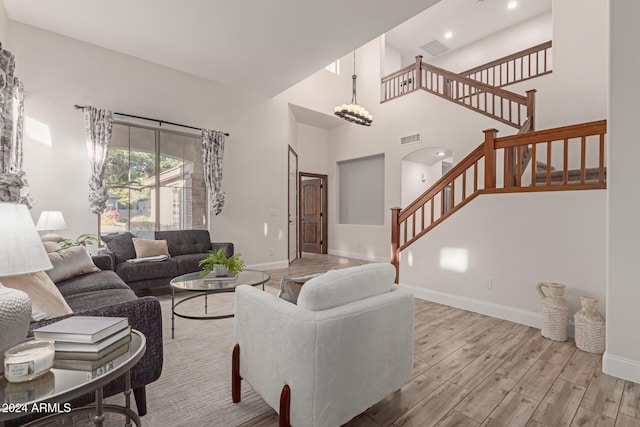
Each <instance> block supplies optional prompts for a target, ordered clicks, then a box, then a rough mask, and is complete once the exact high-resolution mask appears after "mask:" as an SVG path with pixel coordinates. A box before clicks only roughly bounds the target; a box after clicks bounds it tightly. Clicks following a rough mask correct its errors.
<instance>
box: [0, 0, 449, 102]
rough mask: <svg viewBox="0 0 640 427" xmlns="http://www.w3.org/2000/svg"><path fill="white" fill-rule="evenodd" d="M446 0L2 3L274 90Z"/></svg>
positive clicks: (123, 46)
mask: <svg viewBox="0 0 640 427" xmlns="http://www.w3.org/2000/svg"><path fill="white" fill-rule="evenodd" d="M438 1H439V0H410V1H409V0H403V1H384V0H348V1H344V0H322V1H317V0H316V1H312V0H189V1H171V0H133V1H132V0H108V1H104V0H103V1H98V0H46V1H44V0H4V4H5V8H6V11H7V15H8V16H9V19H11V20H14V21H18V22H22V23H25V24H29V25H32V26H34V27H39V28H43V29H45V30H48V31H52V32H55V33H59V34H62V35H65V36H68V37H71V38H75V39H78V40H82V41H85V42H87V43H92V44H95V45H98V46H102V47H105V48H108V49H111V50H114V51H117V52H121V53H125V54H128V55H131V56H135V57H138V58H142V59H145V60H148V61H151V62H154V63H158V64H162V65H165V66H167V67H171V68H174V69H177V70H181V71H184V72H187V73H190V74H194V75H197V76H200V77H204V78H207V79H210V80H213V81H217V82H220V83H224V84H227V85H231V86H235V87H240V88H245V89H247V90H248V91H251V92H256V93H261V94H264V95H268V96H272V95H275V94H277V93H280V92H281V91H283V90H285V89H287V88H288V87H290V86H292V85H294V84H295V83H297V82H299V81H301V80H303V79H304V78H306V77H308V76H310V75H311V74H313V73H315V72H317V71H318V70H320V69H322V68H323V67H324V66H325V65H327V64H329V63H331V62H333V61H335V60H336V59H337V58H340V57H342V56H343V55H345V54H347V53H348V52H349V51H351V50H353V49H355V48H356V47H359V46H361V45H363V44H365V43H367V42H369V41H371V40H373V39H374V38H376V37H378V36H380V35H381V34H383V33H384V32H386V31H388V30H390V29H391V28H393V27H395V26H396V25H398V24H400V23H402V22H404V21H405V20H407V19H409V18H410V17H412V16H414V15H416V14H417V13H419V12H421V11H423V10H425V9H426V8H428V7H430V6H432V5H433V4H435V3H437V2H438Z"/></svg>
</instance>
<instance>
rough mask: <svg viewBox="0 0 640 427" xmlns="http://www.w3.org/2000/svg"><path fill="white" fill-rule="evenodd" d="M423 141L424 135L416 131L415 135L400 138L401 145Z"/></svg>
mask: <svg viewBox="0 0 640 427" xmlns="http://www.w3.org/2000/svg"><path fill="white" fill-rule="evenodd" d="M421 141H422V137H421V136H420V134H419V133H416V134H415V135H409V136H403V137H402V138H400V145H406V144H417V143H418V142H421Z"/></svg>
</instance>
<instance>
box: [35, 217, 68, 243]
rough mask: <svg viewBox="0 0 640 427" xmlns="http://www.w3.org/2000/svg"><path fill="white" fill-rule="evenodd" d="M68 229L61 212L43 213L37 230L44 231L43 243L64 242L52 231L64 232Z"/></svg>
mask: <svg viewBox="0 0 640 427" xmlns="http://www.w3.org/2000/svg"><path fill="white" fill-rule="evenodd" d="M65 228H67V223H65V222H64V217H63V216H62V212H60V211H42V213H41V214H40V218H39V219H38V224H36V230H38V231H44V232H46V234H44V235H43V236H42V237H41V239H42V241H43V242H59V241H61V240H62V236H60V235H59V234H56V233H52V231H58V230H64V229H65Z"/></svg>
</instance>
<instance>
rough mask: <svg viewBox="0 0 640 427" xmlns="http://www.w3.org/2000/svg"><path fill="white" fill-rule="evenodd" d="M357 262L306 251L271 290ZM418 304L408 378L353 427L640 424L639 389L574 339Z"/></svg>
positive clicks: (261, 421) (264, 420) (275, 278)
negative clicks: (604, 370) (551, 336)
mask: <svg viewBox="0 0 640 427" xmlns="http://www.w3.org/2000/svg"><path fill="white" fill-rule="evenodd" d="M358 264H364V262H362V261H357V260H350V259H345V258H340V257H334V256H323V255H313V254H304V255H303V257H302V258H301V259H298V260H297V261H295V262H294V263H293V264H292V265H291V267H290V268H288V269H282V270H274V271H270V273H271V276H272V280H271V282H270V284H269V285H270V286H277V285H278V283H279V281H280V278H282V277H283V276H294V275H302V274H308V273H314V272H321V271H326V270H328V269H332V268H343V267H348V266H352V265H358ZM415 307H416V319H415V343H414V346H415V363H414V374H413V379H412V381H411V382H410V383H409V384H407V385H406V386H404V387H403V388H402V390H401V391H399V392H396V393H393V394H391V395H389V396H388V397H387V398H386V399H384V400H383V401H381V402H379V403H378V404H376V405H374V406H373V407H371V408H369V409H368V410H367V411H365V412H364V413H363V414H361V415H359V416H358V417H356V418H354V419H353V420H351V421H350V422H349V423H347V424H346V425H347V426H349V427H364V426H374V427H376V426H396V427H400V426H413V427H428V426H439V427H444V426H449V427H450V426H504V427H517V426H526V427H545V426H546V427H562V426H576V427H577V426H585V427H586V426H605V427H632V426H633V427H640V385H638V384H635V383H632V382H629V381H623V380H620V379H617V378H614V377H611V376H608V375H605V374H603V373H602V370H601V357H600V356H597V355H593V354H589V353H585V352H583V351H580V350H578V349H577V348H576V346H575V344H574V342H573V341H571V340H569V341H567V342H555V341H551V340H548V339H546V338H543V337H542V336H541V335H540V331H539V330H538V329H534V328H530V327H527V326H523V325H519V324H517V323H512V322H508V321H506V320H500V319H495V318H492V317H488V316H484V315H481V314H477V313H472V312H468V311H464V310H459V309H456V308H452V307H447V306H444V305H440V304H435V303H431V302H428V301H423V300H416V306H415ZM292 392H293V393H295V390H294V391H292ZM277 420H278V419H277V414H276V413H275V411H270V412H268V413H266V414H263V415H261V416H259V417H256V418H254V419H253V420H250V421H249V422H246V423H244V424H242V427H250V426H251V427H271V426H274V427H275V426H277V425H278V423H277Z"/></svg>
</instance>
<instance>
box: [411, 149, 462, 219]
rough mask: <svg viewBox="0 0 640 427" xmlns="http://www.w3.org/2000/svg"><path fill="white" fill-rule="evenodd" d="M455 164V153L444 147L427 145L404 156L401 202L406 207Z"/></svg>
mask: <svg viewBox="0 0 640 427" xmlns="http://www.w3.org/2000/svg"><path fill="white" fill-rule="evenodd" d="M452 166H453V153H452V151H451V150H450V149H448V148H444V147H426V148H421V149H419V150H416V151H413V152H412V153H409V154H407V155H406V156H404V157H403V158H402V167H401V169H402V186H401V194H402V197H401V204H402V207H403V208H404V207H406V206H407V205H409V203H411V202H412V201H414V200H415V199H416V198H417V197H418V196H419V195H421V194H422V193H424V192H425V191H426V190H427V189H428V188H429V187H431V186H432V185H433V184H435V182H436V181H438V180H439V179H440V178H441V177H442V175H444V174H445V173H447V172H448V171H449V169H451V167H452Z"/></svg>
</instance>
